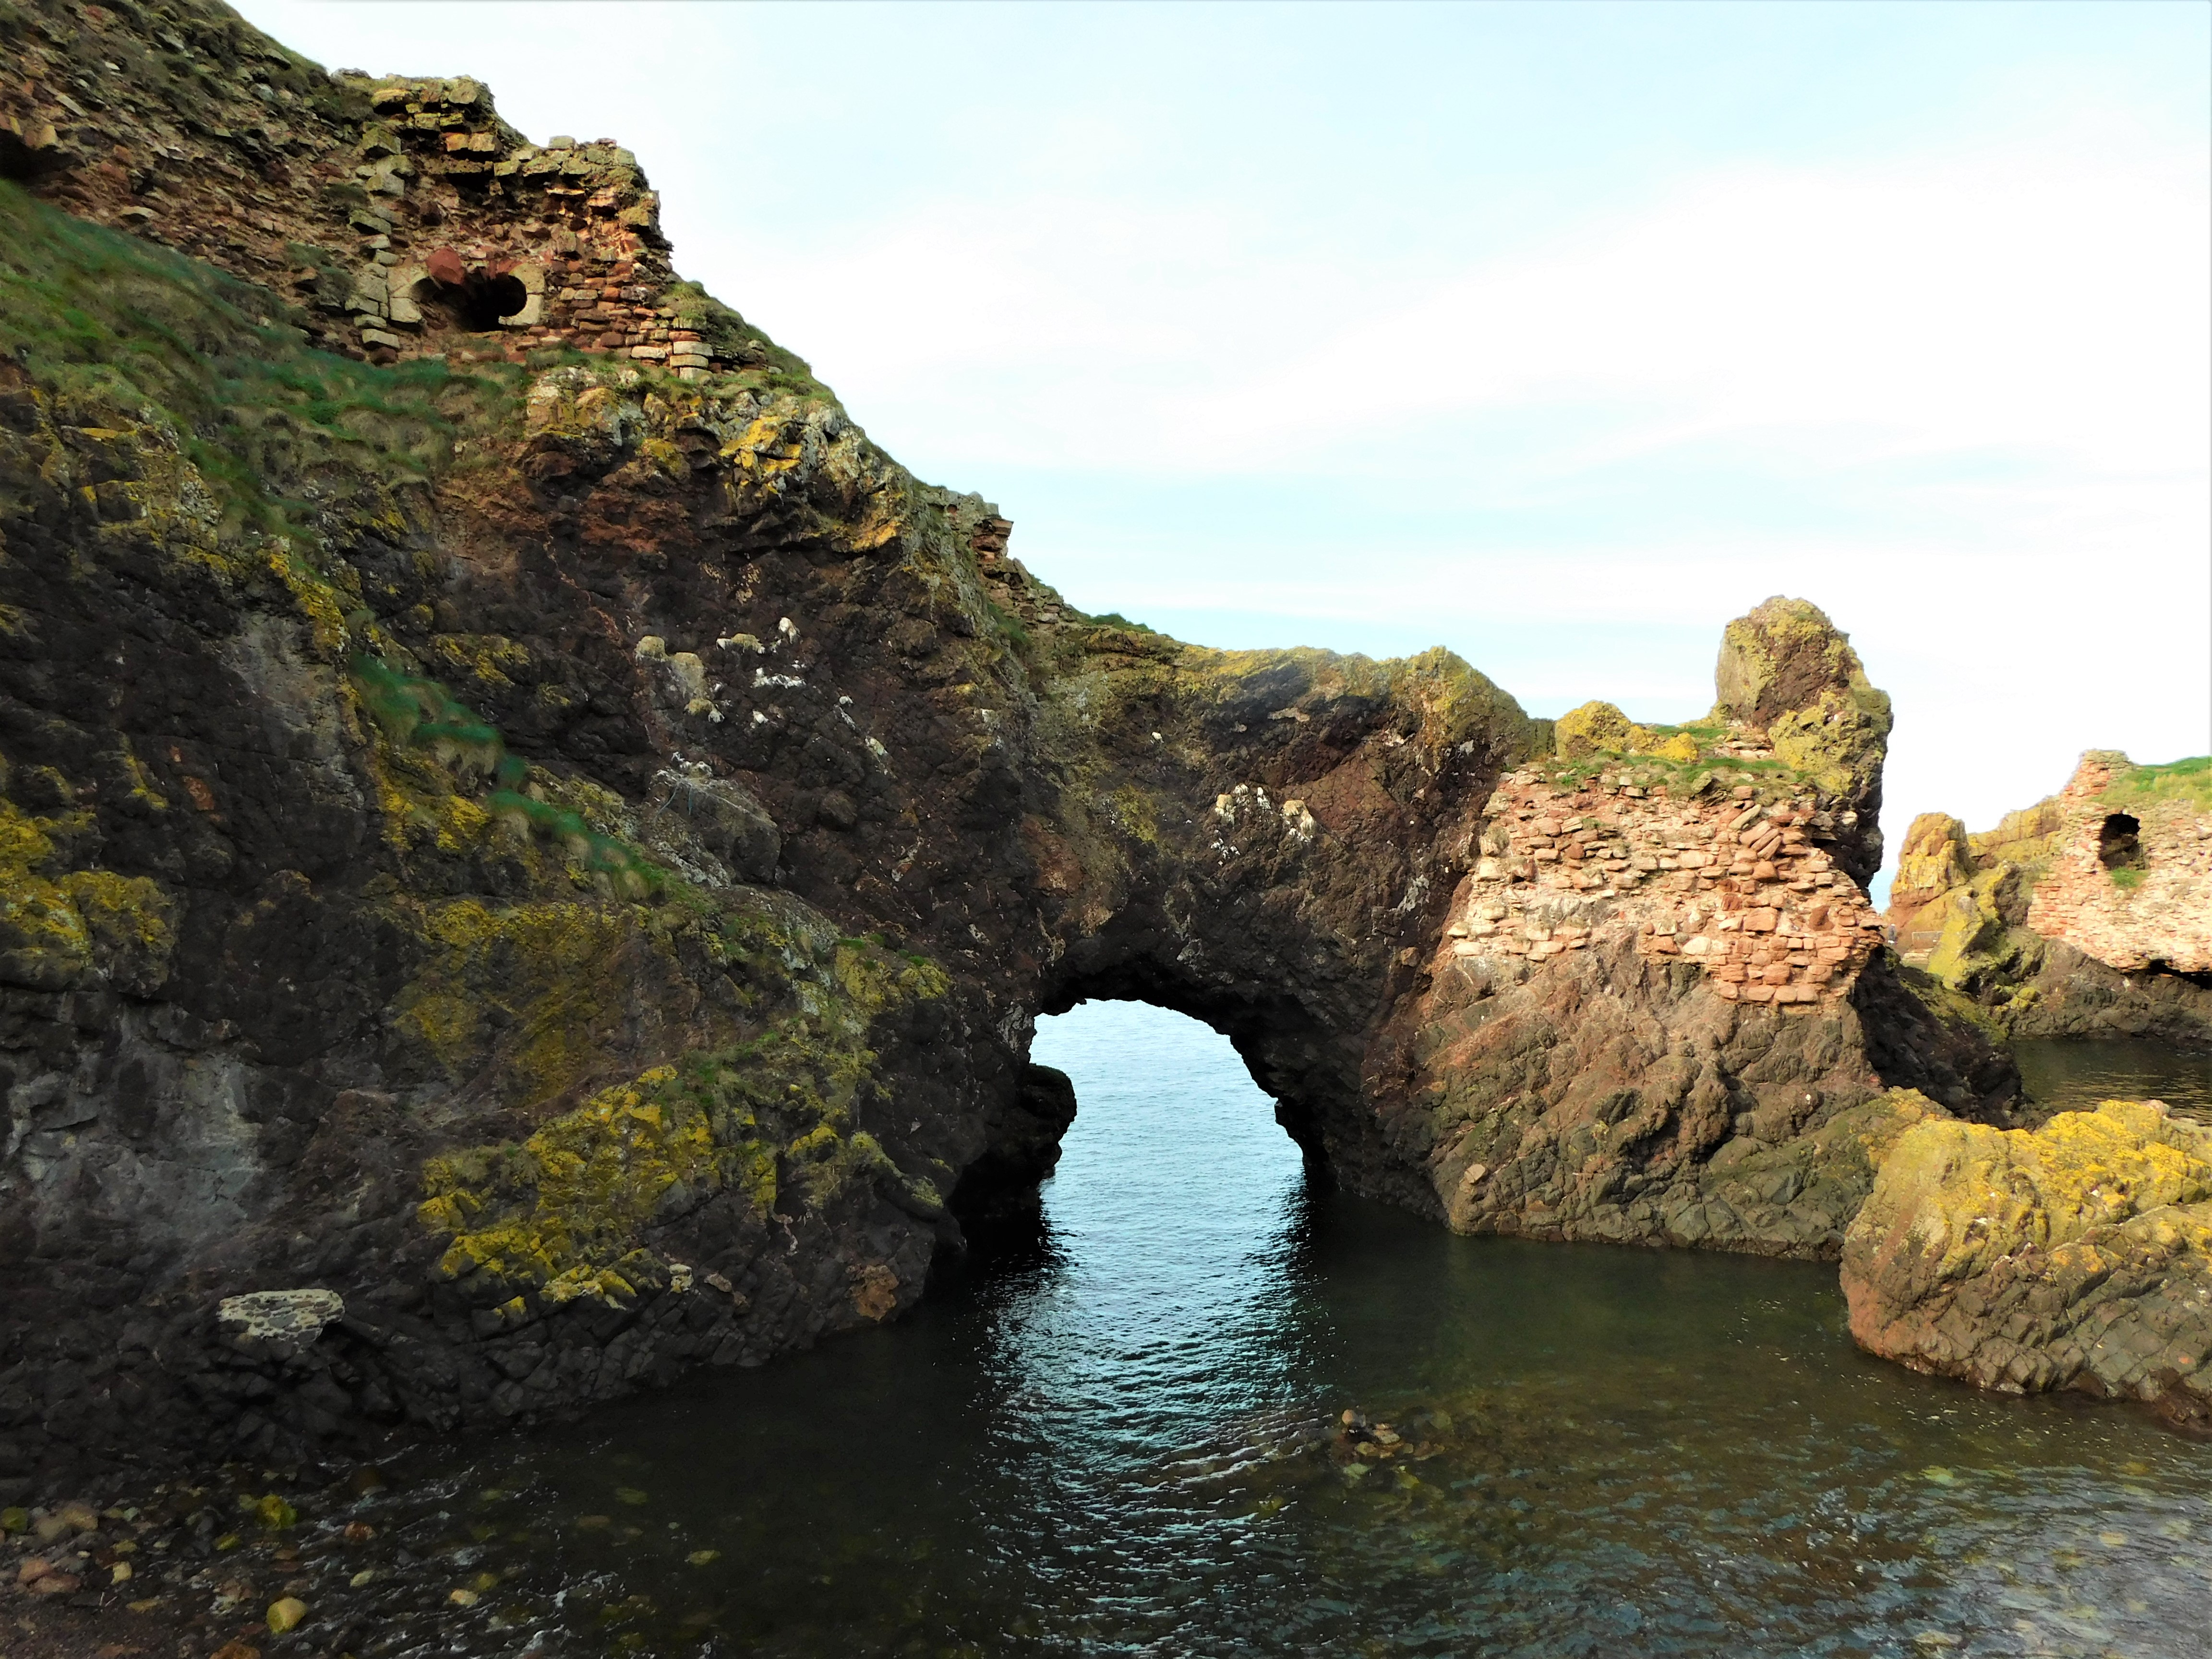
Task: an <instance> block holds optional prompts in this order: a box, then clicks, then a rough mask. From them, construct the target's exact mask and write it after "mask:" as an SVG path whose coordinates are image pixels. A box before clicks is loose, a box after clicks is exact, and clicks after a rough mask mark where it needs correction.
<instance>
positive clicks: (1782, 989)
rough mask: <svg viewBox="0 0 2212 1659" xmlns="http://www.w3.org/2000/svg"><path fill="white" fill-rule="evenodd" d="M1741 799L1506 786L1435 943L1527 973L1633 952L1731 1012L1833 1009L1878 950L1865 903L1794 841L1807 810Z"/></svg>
mask: <svg viewBox="0 0 2212 1659" xmlns="http://www.w3.org/2000/svg"><path fill="white" fill-rule="evenodd" d="M1750 793H1751V792H1750V790H1749V789H1748V788H1747V787H1745V788H1742V789H1741V790H1739V791H1738V792H1736V793H1732V794H1729V795H1724V796H1723V797H1721V798H1720V799H1703V798H1700V799H1692V800H1686V801H1676V800H1672V799H1668V796H1667V793H1666V791H1665V790H1664V789H1663V788H1659V789H1655V790H1653V791H1651V792H1650V793H1648V794H1647V793H1645V792H1644V790H1641V789H1638V788H1636V787H1632V786H1622V785H1617V784H1616V785H1607V784H1604V783H1592V784H1591V785H1589V787H1585V788H1583V789H1580V790H1576V791H1565V790H1562V789H1559V788H1557V787H1554V786H1553V784H1551V783H1549V782H1547V781H1543V780H1542V779H1541V778H1540V777H1539V776H1537V775H1534V774H1533V773H1530V772H1526V771H1522V772H1516V773H1513V774H1510V775H1508V776H1507V777H1506V778H1505V779H1504V780H1503V781H1501V783H1500V784H1499V786H1498V792H1497V793H1496V794H1495V795H1494V796H1492V799H1491V801H1490V804H1489V808H1488V811H1489V815H1490V821H1491V828H1490V829H1489V831H1488V832H1486V835H1485V837H1484V841H1483V856H1482V858H1481V859H1480V861H1479V862H1478V863H1477V864H1476V866H1475V867H1474V872H1472V873H1471V874H1470V875H1469V876H1468V878H1467V880H1466V882H1465V883H1464V884H1463V896H1462V898H1461V899H1460V902H1458V903H1457V904H1456V905H1455V911H1454V914H1455V920H1454V921H1452V923H1451V924H1450V926H1449V927H1448V928H1447V930H1446V939H1447V951H1448V953H1449V957H1452V958H1458V957H1493V958H1495V957H1520V958H1522V959H1525V960H1527V961H1529V962H1532V963H1538V962H1542V961H1545V960H1547V958H1549V957H1555V956H1559V955H1563V954H1565V953H1566V952H1567V951H1581V950H1587V949H1589V948H1591V947H1592V946H1593V945H1619V944H1623V943H1626V942H1628V941H1629V940H1631V939H1632V940H1633V941H1634V942H1635V945H1636V947H1637V949H1638V951H1640V952H1641V953H1642V954H1644V955H1645V956H1647V957H1681V958H1682V959H1684V960H1686V961H1690V962H1694V963H1698V965H1699V967H1700V968H1702V969H1704V970H1705V973H1706V975H1708V976H1709V977H1710V978H1711V981H1713V988H1714V990H1715V991H1716V992H1717V994H1719V995H1721V996H1723V997H1725V998H1727V999H1728V1000H1730V1001H1743V1002H1757V1003H1769V1004H1773V1005H1777V1006H1790V1005H1793V1004H1798V1003H1804V1004H1812V1003H1817V1002H1822V1001H1828V1000H1834V999H1837V998H1839V997H1840V996H1842V995H1843V994H1844V992H1845V991H1846V990H1847V989H1848V988H1849V987H1850V983H1851V981H1852V980H1853V979H1855V978H1856V977H1857V974H1858V970H1859V969H1861V968H1863V966H1864V965H1865V964H1866V962H1867V959H1868V958H1869V957H1871V956H1872V955H1873V954H1874V952H1875V950H1876V949H1878V948H1879V947H1880V945H1881V943H1882V937H1883V936H1882V927H1881V918H1880V917H1879V916H1878V915H1876V914H1875V910H1874V908H1873V906H1872V905H1871V903H1870V902H1869V901H1868V899H1867V896H1866V894H1865V892H1864V891H1863V890H1862V889H1861V888H1860V887H1859V885H1858V884H1857V882H1855V881H1853V880H1852V879H1851V878H1850V877H1849V876H1847V875H1845V874H1844V872H1842V871H1840V870H1838V869H1837V868H1836V867H1835V866H1834V864H1833V861H1832V860H1831V859H1830V857H1829V855H1828V854H1826V852H1825V851H1823V850H1822V849H1820V848H1818V847H1816V846H1814V844H1813V843H1812V842H1811V841H1810V840H1809V839H1808V836H1807V833H1806V825H1807V824H1808V823H1809V821H1810V820H1811V817H1812V815H1813V811H1814V802H1813V801H1812V800H1811V799H1805V800H1802V801H1796V800H1793V801H1790V802H1783V803H1776V804H1774V805H1760V804H1759V803H1758V802H1756V801H1754V800H1753V799H1749V796H1750Z"/></svg>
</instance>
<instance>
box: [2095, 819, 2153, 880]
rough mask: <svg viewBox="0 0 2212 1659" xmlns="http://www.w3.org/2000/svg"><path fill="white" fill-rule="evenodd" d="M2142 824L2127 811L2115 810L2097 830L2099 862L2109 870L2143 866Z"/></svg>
mask: <svg viewBox="0 0 2212 1659" xmlns="http://www.w3.org/2000/svg"><path fill="white" fill-rule="evenodd" d="M2142 861H2143V858H2142V824H2141V823H2138V822H2137V821H2136V818H2135V817H2133V816H2132V815H2131V814H2129V813H2126V812H2115V813H2113V814H2112V816H2111V817H2107V818H2106V820H2105V824H2104V828H2103V829H2100V830H2099V831H2098V832H2097V862H2098V863H2100V864H2101V865H2102V866H2105V868H2106V869H2107V870H2140V869H2142Z"/></svg>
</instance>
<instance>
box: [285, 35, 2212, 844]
mask: <svg viewBox="0 0 2212 1659" xmlns="http://www.w3.org/2000/svg"><path fill="white" fill-rule="evenodd" d="M241 9H242V10H243V11H244V12H245V13H246V15H248V16H249V17H251V18H252V20H253V21H256V22H258V23H259V24H261V25H262V26H263V27H265V28H268V29H270V31H271V32H272V33H276V34H277V35H279V36H280V37H281V38H283V40H286V41H288V42H289V44H291V45H292V46H295V47H297V48H299V49H300V50H302V51H305V52H308V53H310V54H311V55H313V56H314V57H316V58H319V59H321V60H322V61H323V62H324V63H325V64H329V65H331V66H332V67H338V66H350V67H359V68H362V69H366V70H372V71H400V72H407V73H416V74H460V73H468V74H472V75H476V76H479V77H481V78H483V80H485V81H486V82H489V84H490V85H491V87H492V88H493V89H494V92H495V94H496V96H497V98H498V100H499V105H500V109H501V113H502V114H504V115H505V116H506V117H507V119H509V120H510V121H512V122H513V123H514V124H515V125H518V126H520V128H522V129H523V130H524V131H526V132H527V133H530V134H531V135H532V136H533V137H539V138H544V137H549V136H550V135H551V134H553V133H556V132H567V133H570V134H573V135H574V136H576V137H583V138H591V137H616V138H618V139H620V140H621V141H622V142H623V143H626V144H628V145H629V147H630V148H631V149H634V150H635V151H636V153H637V154H638V155H639V157H640V159H641V161H642V162H643V163H644V165H645V167H646V168H647V172H648V173H649V174H650V175H651V177H652V179H653V182H654V184H655V185H657V186H658V187H659V189H660V190H661V191H662V192H663V195H664V197H665V214H664V217H665V224H666V226H667V228H668V229H669V231H670V234H671V235H672V237H673V238H674V240H675V242H676V257H677V261H678V266H679V268H680V269H681V270H684V272H685V274H687V275H690V276H696V277H699V278H701V279H702V280H703V281H705V282H706V283H708V286H709V287H710V288H712V289H714V291H715V292H716V293H718V294H719V295H721V296H722V297H723V298H724V299H725V300H727V301H730V302H731V303H732V304H733V305H736V306H737V307H738V308H739V309H741V310H742V311H744V313H746V315H747V316H749V317H750V318H751V319H754V320H755V321H756V322H757V323H758V324H759V325H761V326H762V327H763V328H764V329H766V330H768V331H769V332H770V333H772V334H773V335H774V336H775V337H776V338H777V339H778V340H779V341H781V343H784V344H786V345H787V346H789V347H791V348H792V349H794V350H797V351H799V352H800V353H801V354H802V355H804V356H806V357H807V358H809V360H810V361H811V362H812V363H813V364H814V366H815V368H816V369H817V373H819V374H821V375H822V376H823V379H825V380H827V381H829V384H831V385H832V386H836V388H837V390H838V392H839V393H840V395H841V396H842V398H843V399H844V400H845V403H846V404H847V407H848V409H849V410H850V411H851V412H852V414H853V416H854V418H855V419H857V420H858V421H860V422H861V423H862V424H863V425H864V426H866V428H868V429H869V431H870V432H871V433H872V435H874V436H876V437H877V438H878V440H879V441H882V442H883V443H884V445H885V446H886V447H888V448H890V450H891V451H892V453H895V454H896V455H897V456H898V457H899V458H900V459H902V460H903V461H905V462H906V463H907V464H908V465H910V466H912V467H913V468H914V469H915V471H917V472H920V473H921V474H922V475H923V476H924V477H929V478H931V479H933V481H936V482H940V483H948V484H951V485H953V486H955V487H957V488H960V489H976V490H980V491H981V493H982V494H983V495H986V496H987V497H988V498H990V499H992V500H994V501H998V502H999V503H1000V505H1001V506H1002V507H1004V508H1005V510H1006V512H1007V513H1008V514H1009V516H1011V517H1012V519H1013V520H1015V523H1016V526H1017V528H1016V532H1015V541H1014V548H1015V551H1016V552H1017V553H1018V554H1019V555H1020V556H1021V557H1022V558H1023V559H1024V562H1027V563H1028V564H1029V566H1030V568H1032V569H1033V570H1035V571H1036V572H1037V573H1038V574H1040V575H1042V576H1043V577H1044V578H1046V579H1047V580H1051V581H1053V582H1054V583H1055V584H1057V585H1058V586H1060V587H1061V588H1062V589H1063V591H1065V592H1066V593H1067V594H1068V596H1069V597H1070V598H1071V599H1073V600H1074V601H1075V602H1076V603H1078V604H1079V605H1085V606H1086V607H1088V608H1091V609H1095V610H1108V609H1113V610H1120V611H1125V612H1127V613H1128V614H1130V615H1132V616H1135V617H1142V618H1144V619H1146V620H1147V621H1150V622H1152V623H1155V624H1156V625H1158V626H1160V627H1163V628H1165V629H1169V630H1170V631H1173V632H1176V633H1178V634H1181V635H1183V636H1185V637H1187V638H1191V639H1195V640H1200V641H1206V642H1208V643H1215V644H1222V645H1255V644H1290V643H1307V644H1315V645H1324V646H1330V647H1336V648H1338V649H1342V650H1364V651H1368V652H1370V653H1376V654H1389V653H1398V652H1403V651H1407V650H1413V649H1419V648H1420V647H1424V646H1426V645H1429V644H1432V643H1442V644H1446V645H1449V646H1450V647H1453V648H1454V649H1455V650H1458V651H1459V652H1461V653H1462V654H1464V655H1465V656H1467V657H1468V659H1470V660H1472V661H1473V662H1474V663H1475V664H1476V665H1478V666H1480V667H1481V668H1483V669H1484V670H1486V671H1488V672H1490V673H1491V674H1492V675H1493V676H1494V677H1495V678H1498V680H1500V681H1501V682H1502V683H1503V684H1505V685H1506V686H1507V687H1508V688H1509V689H1510V690H1513V691H1515V692H1516V694H1517V695H1519V696H1521V697H1522V701H1523V702H1525V703H1527V704H1528V707H1529V708H1531V709H1532V710H1534V711H1535V712H1538V713H1543V714H1556V713H1559V712H1560V711H1561V710H1563V709H1565V708H1567V707H1570V706H1571V705H1572V704H1574V703H1576V702H1581V701H1583V699H1585V698H1587V697H1592V696H1603V697H1608V698H1611V699H1612V700H1613V701H1616V702H1620V703H1621V704H1623V705H1624V706H1625V707H1626V708H1628V709H1629V710H1630V711H1631V712H1632V714H1638V715H1641V716H1644V717H1646V718H1656V719H1665V718H1675V719H1680V718H1683V717H1686V716H1688V715H1690V714H1696V713H1699V712H1702V710H1703V709H1704V708H1705V707H1706V706H1707V705H1708V704H1709V703H1710V702H1711V657H1712V651H1713V647H1714V644H1715V642H1716V641H1717V635H1718V632H1719V629H1720V627H1721V625H1722V623H1724V622H1725V621H1726V620H1727V619H1728V617H1730V616H1733V615H1735V614H1737V613H1739V612H1741V611H1742V610H1744V609H1745V608H1747V606H1749V605H1753V604H1755V603H1756V602H1757V601H1758V600H1759V599H1762V598H1764V597H1765V596H1766V595H1767V594H1769V593H1771V592H1792V593H1797V594H1802V595H1803V596H1805V597H1807V598H1810V599H1814V600H1815V601H1817V602H1818V603H1820V604H1821V605H1824V606H1826V608H1827V609H1828V611H1830V613H1831V614H1832V615H1833V616H1834V617H1835V618H1836V619H1837V621H1838V623H1840V624H1841V625H1843V626H1844V628H1846V629H1849V630H1850V632H1851V634H1852V635H1853V637H1854V639H1855V641H1857V644H1858V646H1859V647H1860V649H1861V651H1862V653H1863V655H1864V656H1865V657H1866V659H1867V661H1868V665H1869V670H1870V671H1871V672H1872V674H1873V676H1874V678H1875V681H1876V683H1877V684H1881V685H1883V686H1885V687H1887V689H1888V690H1891V691H1892V692H1893V694H1894V695H1895V696H1896V697H1897V700H1898V713H1899V731H1898V738H1897V743H1896V747H1895V751H1894V756H1893V764H1892V768H1891V775H1890V803H1891V805H1890V807H1889V810H1888V811H1887V813H1886V814H1885V817H1886V819H1887V822H1888V824H1889V827H1890V828H1891V829H1892V831H1893V834H1894V833H1895V832H1897V831H1901V830H1902V829H1903V828H1904V825H1905V822H1906V821H1907V819H1908V818H1909V817H1911V814H1912V813H1914V812H1916V811H1922V810H1926V809H1929V808H1936V807H1942V808H1945V809H1948V810H1950V811H1956V812H1959V813H1960V814H1961V815H1962V816H1965V817H1967V818H1968V820H1969V821H1970V823H1974V824H1975V825H1976V826H1977V827H1979V826H1980V825H1982V824H1984V823H1987V822H1989V821H1990V820H1992V819H1993V818H1994V817H1996V814H1997V813H1998V812H2000V811H2003V810H2005V809H2007V808H2008V807H2011V806H2015V805H2025V804H2027V802H2029V801H2030V800H2033V799H2035V798H2036V797H2038V796H2039V795H2041V794H2043V793H2047V792H2049V791H2050V790H2051V789H2054V788H2056V787H2057V786H2058V785H2059V783H2060V782H2062V781H2063V779H2064V777H2065V775H2066V774H2067V772H2068V771H2069V769H2070V768H2071V764H2072V761H2073V757H2074V756H2075V752H2076V751H2077V750H2081V748H2084V747H2087V746H2090V745H2097V746H2113V747H2122V748H2126V749H2128V750H2130V751H2131V752H2132V753H2134V754H2135V755H2136V757H2137V758H2139V759H2167V758H2172V757H2175V756H2178V755H2180V754H2185V753H2192V752H2203V751H2204V750H2207V749H2208V748H2212V551H2209V550H2208V538H2209V537H2212V527H2208V513H2207V506H2206V503H2207V498H2208V495H2212V479H2208V463H2207V449H2208V445H2212V422H2208V408H2212V340H2209V339H2208V325H2207V320H2206V319H2207V315H2208V312H2212V259H2208V252H2207V250H2208V246H2212V206H2208V192H2212V183H2208V179H2209V178H2212V170H2208V148H2212V67H2208V66H2212V8H2208V7H2206V6H2203V5H2198V4H2185V3H2154V4H2128V3H2117V0H2099V3H2094V4H2085V5H2064V4H2040V5H2008V4H2000V3H1981V4H1965V3H1941V4H1934V5H1899V4H1866V3H1850V4H1838V5H1789V4H1754V3H1734V4H1725V5H1710V6H1707V5H1689V6H1679V5H1667V4H1658V3H1649V0H1644V3H1637V4H1631V5H1621V6H1615V5H1607V4H1596V3H1553V4H1534V5H1459V6H1384V5H1375V4H1366V5H1360V6H1356V7H1336V6H1326V5H1298V6H1289V7H1280V8H1279V7H1272V6H1265V5H1177V6H1170V5H1131V4H1117V5H1108V6H1095V7H1094V6H1080V5H1066V4H1061V5H1051V6H1022V5H1015V4H994V5H984V6H975V7H967V6H956V5H902V6H873V5H836V6H828V5H824V6H799V7H781V6H773V5H755V6H737V5H714V4H692V5H678V6H659V5H652V4H629V5H616V6H600V5H586V4H568V5H558V6H527V5H510V4H472V5H464V6H448V5H441V4H430V3H416V4H410V5H389V4H359V3H346V0H341V3H306V4H302V3H289V0H247V3H245V4H243V5H242V6H241Z"/></svg>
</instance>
